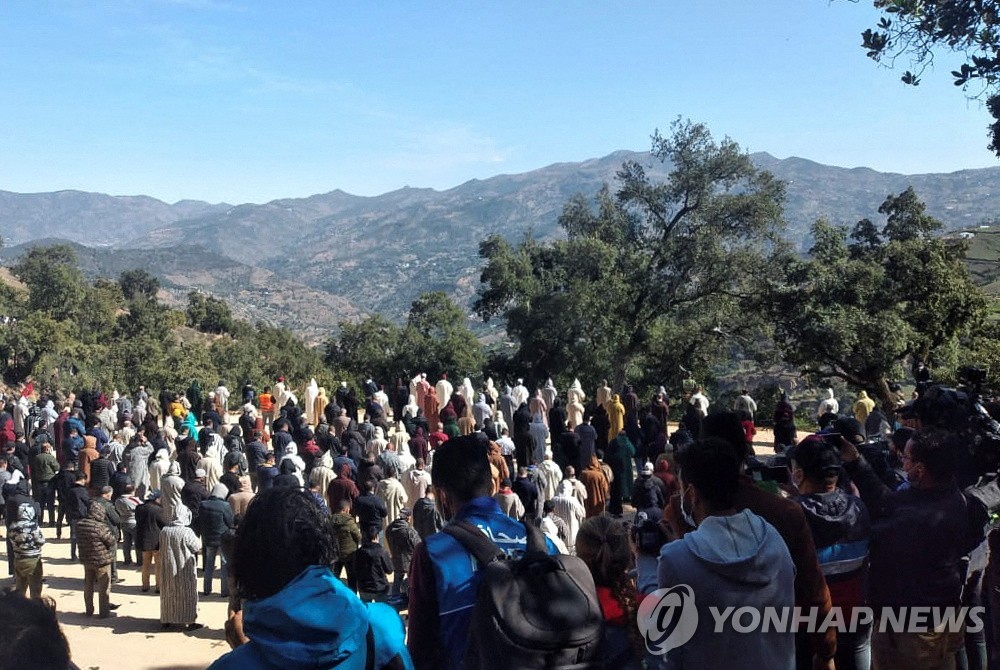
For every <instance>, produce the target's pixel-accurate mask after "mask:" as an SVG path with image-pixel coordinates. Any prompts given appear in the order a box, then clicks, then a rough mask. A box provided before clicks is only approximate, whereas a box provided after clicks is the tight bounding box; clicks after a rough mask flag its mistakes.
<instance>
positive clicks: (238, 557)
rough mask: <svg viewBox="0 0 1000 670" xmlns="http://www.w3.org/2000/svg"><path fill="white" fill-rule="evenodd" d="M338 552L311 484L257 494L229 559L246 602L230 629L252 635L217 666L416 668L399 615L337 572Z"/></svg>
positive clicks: (217, 669)
mask: <svg viewBox="0 0 1000 670" xmlns="http://www.w3.org/2000/svg"><path fill="white" fill-rule="evenodd" d="M335 558H336V549H335V545H334V542H333V538H332V536H331V534H330V533H329V531H328V529H327V525H326V518H325V517H324V515H323V514H322V512H321V511H320V508H319V506H318V505H317V504H316V502H315V501H314V500H313V498H312V496H311V495H310V494H309V493H308V492H306V491H300V490H299V489H294V488H272V489H269V490H267V491H264V492H262V493H259V494H257V496H256V497H255V498H254V499H253V501H252V502H251V503H250V507H249V508H248V509H247V512H246V516H245V517H244V518H243V521H242V523H241V524H240V526H239V530H238V532H237V537H236V543H235V546H234V549H233V560H232V562H231V563H230V567H231V568H232V574H233V579H234V582H235V585H236V588H237V590H238V591H239V594H240V596H241V597H242V598H244V603H243V609H242V612H240V613H238V614H237V615H236V616H235V618H234V620H233V624H232V628H233V629H235V630H231V631H229V633H230V634H229V635H227V637H228V638H229V639H230V640H231V644H232V643H233V642H235V641H236V640H245V639H246V638H249V641H248V642H245V643H244V644H242V645H240V646H237V647H236V648H235V649H234V650H233V651H231V652H229V653H228V654H226V655H225V656H223V657H222V658H220V659H218V660H217V661H216V662H215V663H213V664H212V665H211V667H210V670H230V669H232V670H257V669H273V670H307V669H308V670H327V669H334V668H335V669H336V670H363V669H365V668H377V669H379V668H390V669H392V670H411V669H412V668H413V664H412V662H411V661H410V655H409V653H408V652H407V650H406V647H405V645H404V644H403V637H404V631H403V624H402V622H401V621H400V619H399V615H398V614H397V613H396V611H395V610H394V609H392V608H391V607H389V606H388V605H384V604H381V603H375V604H370V605H365V604H364V603H362V602H361V601H360V600H359V599H358V597H357V596H356V595H355V594H354V593H352V592H351V591H350V590H349V589H348V588H347V587H346V586H344V584H343V583H342V582H341V581H340V580H339V579H338V578H337V577H336V576H335V575H334V574H333V571H332V570H331V569H330V565H331V563H333V560H334V559H335ZM261 566H268V569H261ZM229 627H230V626H229V625H227V628H229ZM244 633H245V635H244Z"/></svg>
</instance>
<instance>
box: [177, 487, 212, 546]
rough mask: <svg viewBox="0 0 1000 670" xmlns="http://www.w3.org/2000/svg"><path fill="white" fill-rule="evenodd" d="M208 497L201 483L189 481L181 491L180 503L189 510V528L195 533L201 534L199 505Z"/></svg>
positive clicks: (206, 490)
mask: <svg viewBox="0 0 1000 670" xmlns="http://www.w3.org/2000/svg"><path fill="white" fill-rule="evenodd" d="M208 496H209V492H208V489H206V488H205V485H204V484H202V483H201V482H197V481H191V482H188V483H187V484H185V485H184V488H182V489H181V502H183V503H184V505H185V506H186V507H187V508H188V509H189V510H191V517H192V518H191V528H193V529H194V530H195V532H197V533H199V534H201V520H200V518H199V516H200V513H201V503H202V501H204V500H207V499H208Z"/></svg>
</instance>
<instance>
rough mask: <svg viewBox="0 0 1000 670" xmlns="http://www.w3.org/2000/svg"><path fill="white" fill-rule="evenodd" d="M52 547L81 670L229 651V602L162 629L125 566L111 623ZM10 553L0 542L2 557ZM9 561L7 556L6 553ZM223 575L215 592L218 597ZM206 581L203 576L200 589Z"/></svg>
mask: <svg viewBox="0 0 1000 670" xmlns="http://www.w3.org/2000/svg"><path fill="white" fill-rule="evenodd" d="M772 439H773V437H772V434H771V432H770V431H768V430H766V429H758V433H757V437H756V441H755V443H754V447H755V450H756V451H757V453H758V454H761V455H766V454H770V453H773V451H772V449H771V440H772ZM42 532H43V533H44V534H45V537H46V544H45V548H44V550H43V558H44V564H45V578H46V583H45V589H44V594H45V595H46V596H49V597H51V598H53V599H54V600H55V602H56V607H57V611H58V615H59V621H60V623H61V624H62V628H63V632H64V633H65V635H66V638H67V639H68V640H69V644H70V649H71V650H72V653H73V662H74V663H76V665H77V666H79V667H80V668H81V670H117V669H122V670H124V669H135V670H168V669H170V670H195V669H201V668H205V667H207V666H208V665H210V664H211V663H212V662H213V661H214V660H215V659H216V658H218V657H219V656H221V655H222V654H224V653H226V652H227V651H229V645H228V644H227V643H226V641H225V636H224V633H223V624H224V623H225V620H226V601H225V600H223V599H222V598H221V597H220V596H218V595H215V596H212V597H209V598H207V599H206V598H201V601H200V602H199V604H198V621H199V622H200V623H203V624H205V627H204V628H202V629H200V630H197V631H192V632H186V631H181V630H177V629H171V630H168V631H164V630H161V628H160V620H159V616H160V601H159V596H158V595H156V594H155V593H154V592H152V591H150V592H149V593H142V592H141V590H140V585H141V580H140V576H139V570H138V568H136V567H135V566H133V567H123V566H121V565H120V564H119V571H118V575H119V577H121V578H123V579H124V580H125V581H124V582H123V583H121V584H115V585H113V586H112V589H111V602H113V603H118V604H119V605H120V608H119V609H118V611H117V612H116V613H115V616H113V617H112V618H110V619H104V620H101V619H96V618H89V617H86V616H85V615H84V605H83V567H82V566H81V565H80V564H79V563H76V562H74V561H70V558H69V540H68V539H67V538H68V536H69V529H68V528H64V530H63V539H61V540H57V539H56V538H55V529H54V528H43V529H42ZM4 551H5V547H4V545H3V543H0V554H2V553H3V552H4ZM3 560H4V561H6V555H5V554H3ZM7 584H9V585H11V586H13V578H11V579H9V580H0V586H6V585H7ZM218 584H219V580H218V571H216V580H215V586H214V589H215V591H216V593H218V588H219V587H218ZM200 588H201V577H200V576H199V590H200Z"/></svg>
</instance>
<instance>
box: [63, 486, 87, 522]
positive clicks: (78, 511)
mask: <svg viewBox="0 0 1000 670" xmlns="http://www.w3.org/2000/svg"><path fill="white" fill-rule="evenodd" d="M89 501H90V494H89V493H87V489H86V487H85V486H83V485H82V484H75V483H74V484H73V485H72V486H71V487H69V491H67V494H66V517H67V518H69V520H70V521H79V520H80V519H85V518H86V517H87V503H88V502H89Z"/></svg>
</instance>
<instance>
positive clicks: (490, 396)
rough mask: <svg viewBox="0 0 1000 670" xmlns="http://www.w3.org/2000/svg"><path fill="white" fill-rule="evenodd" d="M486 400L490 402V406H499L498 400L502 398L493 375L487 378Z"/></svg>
mask: <svg viewBox="0 0 1000 670" xmlns="http://www.w3.org/2000/svg"><path fill="white" fill-rule="evenodd" d="M485 388H486V402H488V403H489V404H490V407H494V408H495V407H496V406H497V400H498V399H499V398H500V392H499V391H497V387H496V385H494V383H493V377H487V378H486V387H485Z"/></svg>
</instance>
